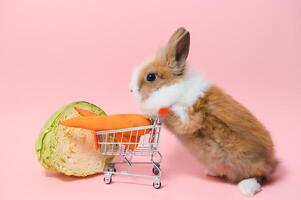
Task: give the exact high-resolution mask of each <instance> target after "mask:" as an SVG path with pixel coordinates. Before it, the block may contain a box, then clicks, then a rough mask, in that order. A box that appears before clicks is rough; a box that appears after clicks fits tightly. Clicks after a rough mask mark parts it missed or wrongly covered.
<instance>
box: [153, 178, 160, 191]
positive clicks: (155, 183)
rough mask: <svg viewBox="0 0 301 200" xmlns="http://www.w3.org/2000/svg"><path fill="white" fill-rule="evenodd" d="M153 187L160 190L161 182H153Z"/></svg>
mask: <svg viewBox="0 0 301 200" xmlns="http://www.w3.org/2000/svg"><path fill="white" fill-rule="evenodd" d="M153 187H154V188H155V189H159V188H161V181H160V180H158V181H157V180H156V181H154V182H153Z"/></svg>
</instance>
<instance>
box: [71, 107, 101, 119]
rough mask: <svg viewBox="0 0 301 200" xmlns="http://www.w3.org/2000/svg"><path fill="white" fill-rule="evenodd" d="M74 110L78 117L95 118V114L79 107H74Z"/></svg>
mask: <svg viewBox="0 0 301 200" xmlns="http://www.w3.org/2000/svg"><path fill="white" fill-rule="evenodd" d="M74 109H75V110H76V111H77V112H78V114H80V116H84V117H89V116H97V114H96V113H94V112H91V111H89V110H85V109H81V108H79V107H75V108H74Z"/></svg>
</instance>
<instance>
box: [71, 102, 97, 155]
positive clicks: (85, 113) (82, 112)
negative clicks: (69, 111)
mask: <svg viewBox="0 0 301 200" xmlns="http://www.w3.org/2000/svg"><path fill="white" fill-rule="evenodd" d="M74 109H75V110H76V111H77V112H78V114H79V115H80V116H84V117H85V116H86V117H87V116H97V114H96V113H94V112H91V111H89V110H85V109H81V108H79V107H75V108H74ZM91 134H92V136H93V143H94V147H95V150H98V149H99V147H100V146H99V144H98V137H97V135H96V131H94V130H91Z"/></svg>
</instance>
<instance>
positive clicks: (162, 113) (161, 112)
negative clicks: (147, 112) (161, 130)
mask: <svg viewBox="0 0 301 200" xmlns="http://www.w3.org/2000/svg"><path fill="white" fill-rule="evenodd" d="M168 112H169V108H167V107H165V108H161V109H160V110H159V116H160V117H166V116H167V115H168Z"/></svg>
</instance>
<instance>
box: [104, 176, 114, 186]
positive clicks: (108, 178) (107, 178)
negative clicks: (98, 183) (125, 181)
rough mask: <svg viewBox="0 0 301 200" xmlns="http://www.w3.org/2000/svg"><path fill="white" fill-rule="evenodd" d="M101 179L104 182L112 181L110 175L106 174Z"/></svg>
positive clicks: (109, 182)
mask: <svg viewBox="0 0 301 200" xmlns="http://www.w3.org/2000/svg"><path fill="white" fill-rule="evenodd" d="M103 181H104V182H105V184H111V183H112V176H110V175H108V176H106V175H105V177H104V178H103Z"/></svg>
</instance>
